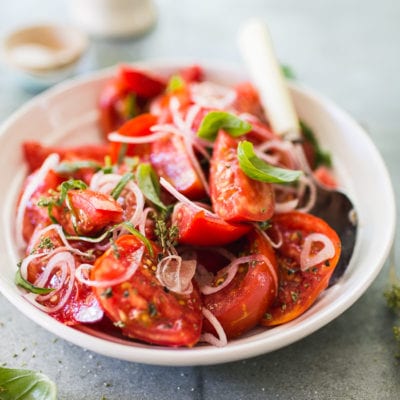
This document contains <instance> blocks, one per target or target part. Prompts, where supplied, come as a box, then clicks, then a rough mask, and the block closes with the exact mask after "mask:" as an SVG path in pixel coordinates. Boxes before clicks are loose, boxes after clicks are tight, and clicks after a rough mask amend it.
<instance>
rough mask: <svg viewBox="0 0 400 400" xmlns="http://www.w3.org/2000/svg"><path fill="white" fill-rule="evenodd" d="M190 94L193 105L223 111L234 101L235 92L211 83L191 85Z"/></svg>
mask: <svg viewBox="0 0 400 400" xmlns="http://www.w3.org/2000/svg"><path fill="white" fill-rule="evenodd" d="M190 93H191V97H192V100H193V102H194V103H195V104H197V105H199V106H200V107H204V108H215V109H218V110H224V109H226V108H227V107H229V106H230V105H232V103H233V102H234V101H235V100H236V92H235V91H234V90H232V89H230V88H228V87H226V86H222V85H218V84H216V83H212V82H200V83H192V84H191V85H190Z"/></svg>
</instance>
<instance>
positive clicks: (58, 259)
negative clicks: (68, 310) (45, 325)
mask: <svg viewBox="0 0 400 400" xmlns="http://www.w3.org/2000/svg"><path fill="white" fill-rule="evenodd" d="M56 268H60V269H61V279H60V284H59V286H58V287H57V288H56V289H55V291H53V292H51V293H49V294H47V295H37V294H34V293H28V294H26V295H25V296H24V297H25V298H26V299H27V300H28V301H29V302H30V303H32V304H33V305H34V306H35V307H37V308H39V309H40V310H42V311H44V312H46V313H54V312H57V311H59V310H61V309H62V308H63V307H64V305H65V303H66V302H67V301H68V299H69V298H70V296H71V293H72V290H73V288H74V284H75V259H74V257H73V256H72V254H71V253H69V252H67V251H63V252H59V253H57V254H55V255H54V256H53V257H52V258H51V259H50V260H49V262H48V263H47V265H46V268H45V270H44V272H43V274H42V275H41V277H40V278H39V279H38V280H37V281H36V282H35V284H36V285H37V286H42V285H44V284H46V282H47V280H48V279H49V277H50V274H51V272H52V271H53V270H54V269H56ZM65 282H68V286H67V290H66V291H65V293H64V295H63V296H62V297H61V298H60V299H59V300H58V302H57V305H56V306H54V307H49V306H44V305H43V304H41V303H40V301H46V300H48V299H51V298H52V297H53V296H55V295H57V293H58V292H59V291H60V290H61V289H62V288H63V287H64V284H65Z"/></svg>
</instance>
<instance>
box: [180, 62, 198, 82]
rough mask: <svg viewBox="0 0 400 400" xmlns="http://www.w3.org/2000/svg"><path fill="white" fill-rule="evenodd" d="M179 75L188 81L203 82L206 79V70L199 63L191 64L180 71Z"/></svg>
mask: <svg viewBox="0 0 400 400" xmlns="http://www.w3.org/2000/svg"><path fill="white" fill-rule="evenodd" d="M179 76H181V77H182V79H183V80H184V81H185V82H187V83H191V82H201V81H202V80H203V79H204V70H203V68H202V67H200V66H199V65H191V66H189V67H186V68H183V69H181V70H180V71H179Z"/></svg>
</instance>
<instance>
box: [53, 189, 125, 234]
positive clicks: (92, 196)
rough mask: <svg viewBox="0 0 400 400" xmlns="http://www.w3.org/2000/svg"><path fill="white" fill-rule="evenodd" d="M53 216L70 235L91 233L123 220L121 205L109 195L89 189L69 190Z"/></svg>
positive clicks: (54, 209) (54, 210)
mask: <svg viewBox="0 0 400 400" xmlns="http://www.w3.org/2000/svg"><path fill="white" fill-rule="evenodd" d="M53 216H54V217H55V218H56V220H57V221H59V223H60V224H61V225H62V227H63V228H64V230H65V232H67V233H69V234H70V235H75V234H79V235H91V234H95V233H97V232H99V231H100V230H101V229H103V228H105V227H106V226H108V225H110V224H116V223H119V222H122V220H123V209H122V207H121V206H120V205H119V204H118V203H117V202H116V201H115V200H114V199H113V198H112V197H111V196H109V195H107V194H104V193H100V192H95V191H93V190H90V189H84V190H70V191H69V192H68V193H67V199H66V201H65V204H63V205H62V206H61V207H54V208H53Z"/></svg>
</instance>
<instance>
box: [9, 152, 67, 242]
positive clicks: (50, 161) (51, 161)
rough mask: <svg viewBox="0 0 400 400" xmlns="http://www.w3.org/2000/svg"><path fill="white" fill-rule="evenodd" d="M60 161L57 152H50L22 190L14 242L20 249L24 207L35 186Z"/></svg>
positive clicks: (22, 236) (38, 184)
mask: <svg viewBox="0 0 400 400" xmlns="http://www.w3.org/2000/svg"><path fill="white" fill-rule="evenodd" d="M59 161H60V156H59V155H58V154H55V153H52V154H50V155H49V156H48V157H47V158H46V160H44V162H43V164H42V166H41V167H40V168H39V169H38V171H37V172H36V173H35V174H34V175H33V176H32V177H31V180H30V182H29V183H28V184H27V185H26V188H25V190H24V192H23V193H22V196H21V200H20V202H19V204H18V210H17V217H16V222H15V226H16V242H17V246H18V247H19V248H20V249H22V248H23V247H24V246H25V244H26V242H25V239H24V235H23V226H24V216H25V210H26V207H27V205H28V203H29V201H30V199H31V197H32V195H33V194H34V193H35V191H36V190H37V188H38V187H39V186H40V185H41V184H42V183H43V182H44V180H45V178H46V175H47V174H48V173H49V171H50V170H52V169H54V168H55V167H56V166H57V165H58V163H59Z"/></svg>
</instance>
